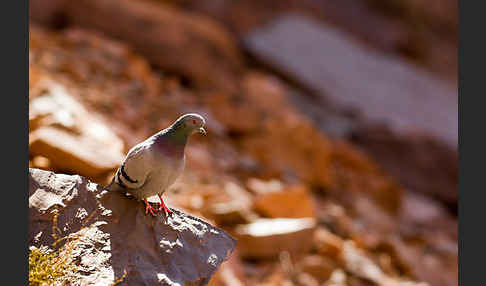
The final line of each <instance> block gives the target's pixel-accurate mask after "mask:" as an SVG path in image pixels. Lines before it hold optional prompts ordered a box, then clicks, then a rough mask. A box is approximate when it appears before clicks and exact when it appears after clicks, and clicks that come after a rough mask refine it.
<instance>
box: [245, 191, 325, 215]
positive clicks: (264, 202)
mask: <svg viewBox="0 0 486 286" xmlns="http://www.w3.org/2000/svg"><path fill="white" fill-rule="evenodd" d="M253 208H254V209H255V210H256V211H257V212H258V213H260V214H262V215H263V216H266V217H271V218H277V217H288V218H303V217H316V209H315V205H314V201H313V199H312V197H311V194H310V191H309V189H308V188H307V187H306V186H305V185H294V186H287V187H284V188H282V189H280V190H278V191H273V192H268V193H263V194H259V195H257V196H256V198H255V200H254V201H253Z"/></svg>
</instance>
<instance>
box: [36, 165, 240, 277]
mask: <svg viewBox="0 0 486 286" xmlns="http://www.w3.org/2000/svg"><path fill="white" fill-rule="evenodd" d="M54 209H57V210H58V212H59V216H58V218H57V226H58V227H59V233H58V235H59V237H64V236H67V235H70V234H80V235H81V237H82V239H81V240H80V243H77V244H75V246H74V250H73V251H72V252H71V255H73V261H76V264H77V266H78V267H79V269H80V271H77V273H73V275H74V276H73V278H72V279H73V280H72V281H70V282H71V283H73V284H75V283H79V284H82V285H100V284H104V285H105V284H108V283H111V282H113V280H114V279H115V278H120V277H122V276H123V273H124V272H125V271H126V273H127V275H126V276H125V277H124V279H123V281H122V282H121V283H120V284H119V285H206V284H207V283H208V282H209V280H210V278H211V276H212V275H213V274H214V272H215V271H216V270H217V269H218V267H219V266H220V264H221V263H223V261H225V260H226V259H227V258H228V257H229V255H230V254H231V252H232V250H233V248H234V246H235V243H236V241H235V240H234V239H233V238H232V237H231V236H230V235H228V234H226V233H225V232H224V231H223V230H221V229H218V228H215V227H213V226H211V225H210V224H208V223H206V222H204V221H203V220H201V219H199V218H196V217H193V216H190V215H188V214H185V213H182V212H181V211H178V210H176V209H173V210H174V213H173V215H172V216H171V217H167V218H166V217H164V215H163V214H162V213H161V214H159V216H157V217H152V216H150V215H145V208H144V206H143V204H142V203H141V202H138V201H136V200H135V199H133V198H131V197H127V196H126V195H123V194H120V193H112V192H108V191H106V190H103V189H102V188H100V187H99V186H98V185H97V184H95V183H92V182H90V181H88V180H87V179H85V178H83V177H81V176H79V175H74V176H70V175H64V174H55V173H53V172H49V171H43V170H39V169H29V234H28V243H29V246H35V247H41V246H50V245H52V243H53V242H54V238H53V237H52V234H53V233H52V230H53V225H52V223H53V222H52V219H53V210H54Z"/></svg>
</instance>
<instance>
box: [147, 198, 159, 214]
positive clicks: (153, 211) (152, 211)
mask: <svg viewBox="0 0 486 286" xmlns="http://www.w3.org/2000/svg"><path fill="white" fill-rule="evenodd" d="M144 201H145V214H148V212H150V213H151V214H152V215H153V216H157V211H158V210H156V209H154V208H153V207H152V206H151V205H150V204H149V202H148V201H147V199H145V200H144Z"/></svg>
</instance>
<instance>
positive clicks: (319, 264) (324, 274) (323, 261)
mask: <svg viewBox="0 0 486 286" xmlns="http://www.w3.org/2000/svg"><path fill="white" fill-rule="evenodd" d="M336 267H337V265H336V263H335V262H334V261H333V260H332V259H329V258H327V257H325V256H320V255H315V254H313V255H308V256H305V257H304V258H302V259H301V260H300V261H299V262H298V263H297V264H296V269H297V271H298V272H305V273H308V274H310V275H312V277H314V278H315V279H316V280H317V281H318V282H319V284H322V283H324V282H326V281H327V280H329V278H330V277H331V274H332V273H333V271H334V269H336Z"/></svg>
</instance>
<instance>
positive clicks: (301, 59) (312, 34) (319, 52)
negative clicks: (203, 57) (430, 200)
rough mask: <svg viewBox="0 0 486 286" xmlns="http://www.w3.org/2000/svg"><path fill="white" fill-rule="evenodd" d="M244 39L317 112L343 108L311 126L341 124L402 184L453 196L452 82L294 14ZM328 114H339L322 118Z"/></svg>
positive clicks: (455, 122)
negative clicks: (299, 89) (317, 108)
mask: <svg viewBox="0 0 486 286" xmlns="http://www.w3.org/2000/svg"><path fill="white" fill-rule="evenodd" d="M289 34H291V35H293V36H292V37H288V35H289ZM244 43H245V46H246V49H247V50H248V52H249V53H250V54H251V55H253V56H254V57H255V58H257V59H258V60H259V61H261V62H263V64H264V65H266V66H270V67H272V68H274V69H275V70H277V71H278V72H279V73H281V74H284V75H286V76H287V77H288V78H290V79H291V80H292V81H294V82H297V83H298V84H299V86H301V87H303V89H304V90H306V91H310V92H308V93H310V94H312V95H313V97H308V98H302V100H304V101H310V103H311V104H314V105H317V106H320V107H322V109H321V113H326V114H327V113H329V112H331V113H332V112H336V111H337V113H338V114H342V115H343V116H342V117H339V116H336V117H330V118H326V116H323V117H320V118H316V121H315V123H316V124H317V125H318V126H320V127H321V128H325V127H326V126H331V125H335V124H338V125H340V126H348V127H349V130H348V131H347V132H341V131H340V134H341V135H342V134H344V135H342V136H345V137H344V138H353V139H354V140H356V142H358V143H359V144H360V145H361V146H363V147H364V148H365V149H367V150H368V151H370V152H371V153H372V154H373V155H375V156H376V157H377V158H379V159H378V161H379V162H384V163H386V166H387V167H390V166H392V167H393V168H390V172H391V174H392V175H395V176H397V177H398V178H399V179H400V181H401V182H402V183H403V184H404V185H406V186H408V187H411V188H412V187H413V188H414V189H413V190H415V191H419V192H423V193H428V194H432V195H434V196H438V197H442V199H443V200H444V201H445V202H447V203H449V204H451V201H454V200H456V201H457V190H456V189H457V188H456V187H457V171H454V170H457V159H456V158H457V142H458V141H457V140H458V120H457V118H458V117H457V116H458V113H457V106H458V97H457V89H456V88H454V87H453V86H452V85H448V84H447V83H445V82H442V81H440V80H438V79H436V78H434V77H432V76H431V75H429V74H428V73H426V72H423V71H421V70H418V69H416V68H414V67H413V66H411V65H410V64H408V63H406V62H404V61H402V60H400V59H397V58H393V57H389V56H384V55H380V54H377V53H375V52H373V51H370V50H368V49H366V48H364V47H359V46H357V45H356V43H355V42H353V41H352V40H351V39H349V38H348V37H346V36H345V35H343V34H342V33H340V32H338V31H336V30H334V29H332V28H331V27H329V26H327V25H325V24H324V23H320V22H316V21H312V20H310V19H308V18H305V17H303V16H297V15H294V14H289V15H284V16H281V17H279V18H278V19H276V20H275V21H272V22H270V23H268V24H267V25H265V26H264V27H261V28H259V29H256V30H255V31H253V32H251V33H249V34H248V35H247V36H245V38H244ZM328 111H329V112H328ZM333 118H338V119H339V120H340V121H343V122H337V123H335V122H334V121H331V122H326V119H328V120H333ZM324 131H325V132H328V131H329V130H325V129H324ZM417 137H420V139H417ZM388 142H394V143H393V144H390V145H387V144H388ZM385 145H386V146H385ZM384 146H385V147H384ZM409 147H410V148H409ZM406 148H408V149H409V150H408V151H406V152H402V150H404V149H406ZM433 149H435V150H434V151H432V150H433ZM437 162H442V163H443V164H444V165H443V164H437ZM429 171H430V172H429ZM430 175H432V176H433V177H434V178H435V179H434V180H430ZM437 180H438V181H439V182H440V186H438V185H436V183H435V182H436V181H437ZM444 185H447V187H445V188H443V187H442V186H444Z"/></svg>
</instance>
